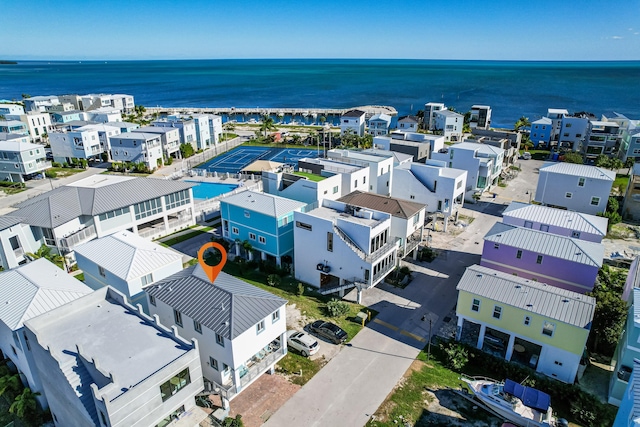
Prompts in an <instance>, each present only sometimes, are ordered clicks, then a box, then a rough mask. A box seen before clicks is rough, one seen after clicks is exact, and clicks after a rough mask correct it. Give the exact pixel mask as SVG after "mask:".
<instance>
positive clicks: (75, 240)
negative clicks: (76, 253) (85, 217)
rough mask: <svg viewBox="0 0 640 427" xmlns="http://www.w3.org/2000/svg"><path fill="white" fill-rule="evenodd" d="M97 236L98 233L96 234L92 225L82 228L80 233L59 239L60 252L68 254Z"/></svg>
mask: <svg viewBox="0 0 640 427" xmlns="http://www.w3.org/2000/svg"><path fill="white" fill-rule="evenodd" d="M97 236H98V233H96V227H95V225H93V224H92V225H90V226H88V227H87V228H83V229H82V230H80V231H77V232H75V233H73V234H71V235H69V236H67V237H63V238H62V239H60V247H61V248H62V250H64V251H67V252H70V251H71V250H73V248H74V247H75V246H76V245H78V244H80V243H83V242H86V241H87V240H91V239H93V238H95V237H97Z"/></svg>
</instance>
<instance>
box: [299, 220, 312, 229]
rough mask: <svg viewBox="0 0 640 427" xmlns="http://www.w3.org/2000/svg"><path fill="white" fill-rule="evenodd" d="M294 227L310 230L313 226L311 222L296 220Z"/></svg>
mask: <svg viewBox="0 0 640 427" xmlns="http://www.w3.org/2000/svg"><path fill="white" fill-rule="evenodd" d="M296 227H298V228H302V229H303V230H307V231H311V230H312V229H313V227H311V224H305V223H304V222H300V221H296Z"/></svg>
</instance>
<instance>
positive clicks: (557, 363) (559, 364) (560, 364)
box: [553, 360, 562, 366]
mask: <svg viewBox="0 0 640 427" xmlns="http://www.w3.org/2000/svg"><path fill="white" fill-rule="evenodd" d="M553 363H555V364H556V365H558V366H562V362H559V361H557V360H555V361H554V362H553Z"/></svg>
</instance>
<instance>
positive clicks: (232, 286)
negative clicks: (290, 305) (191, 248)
mask: <svg viewBox="0 0 640 427" xmlns="http://www.w3.org/2000/svg"><path fill="white" fill-rule="evenodd" d="M145 292H147V293H148V294H149V295H151V296H153V297H154V298H156V299H157V300H159V301H162V302H164V303H165V304H167V305H169V306H170V307H172V308H174V309H176V310H178V311H179V312H181V313H183V314H184V315H186V316H188V317H190V318H191V319H194V320H195V321H197V322H199V323H200V324H202V325H203V326H206V327H207V328H209V329H211V330H212V331H214V332H216V333H218V334H220V335H222V336H224V337H225V338H228V339H234V338H236V337H237V336H239V335H240V334H242V333H243V332H245V331H247V330H249V329H250V328H253V327H255V325H256V324H257V323H258V322H259V321H261V320H262V319H264V318H266V317H267V316H269V315H270V314H271V313H273V312H275V311H276V310H278V309H279V308H280V307H282V306H283V305H285V304H286V303H287V301H286V300H284V299H282V298H280V297H278V296H275V295H273V294H271V293H269V292H266V291H263V290H262V289H260V288H257V287H255V286H253V285H250V284H249V283H247V282H245V281H243V280H240V279H237V278H235V277H233V276H231V275H229V274H227V273H224V272H220V274H218V277H216V280H215V282H214V283H211V282H210V281H209V279H208V278H207V277H206V275H205V273H204V271H203V270H202V267H200V266H199V265H196V266H193V267H190V268H187V269H185V270H183V271H181V272H179V273H176V274H174V275H172V276H170V277H167V278H166V279H164V280H162V281H160V282H158V283H156V284H155V285H153V286H150V287H149V288H147V289H145Z"/></svg>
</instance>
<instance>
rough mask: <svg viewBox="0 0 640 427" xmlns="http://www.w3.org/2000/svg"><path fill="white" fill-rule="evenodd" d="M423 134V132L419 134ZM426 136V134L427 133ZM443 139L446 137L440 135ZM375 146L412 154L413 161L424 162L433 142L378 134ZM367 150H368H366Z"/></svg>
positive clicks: (374, 142) (374, 139) (374, 140)
mask: <svg viewBox="0 0 640 427" xmlns="http://www.w3.org/2000/svg"><path fill="white" fill-rule="evenodd" d="M418 135H421V134H418ZM425 136H426V135H425ZM440 138H442V140H443V146H444V137H440ZM373 146H374V147H375V148H376V149H381V150H388V151H393V152H396V153H404V154H408V155H410V156H411V159H412V161H413V162H420V163H424V162H425V161H426V160H427V159H429V157H430V154H431V144H430V141H428V140H422V141H412V140H410V139H409V140H405V139H399V138H396V137H395V135H394V136H377V137H375V138H373ZM365 151H366V150H365Z"/></svg>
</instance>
